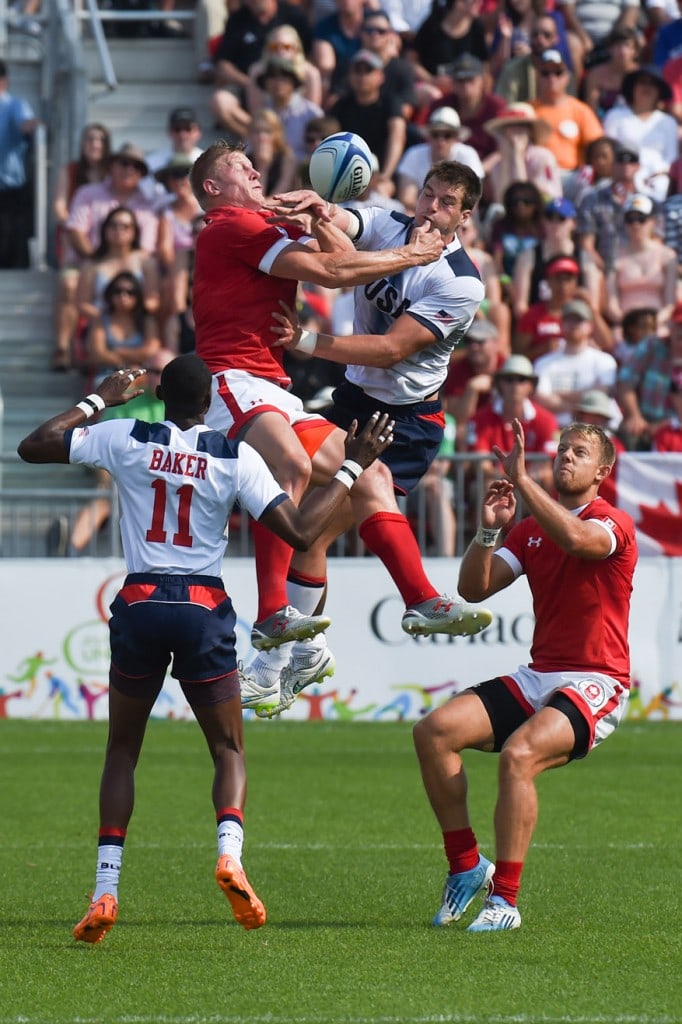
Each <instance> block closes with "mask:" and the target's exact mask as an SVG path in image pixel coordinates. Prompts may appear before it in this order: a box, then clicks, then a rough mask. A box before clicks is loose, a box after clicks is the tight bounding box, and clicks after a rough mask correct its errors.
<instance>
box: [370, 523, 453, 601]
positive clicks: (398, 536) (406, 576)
mask: <svg viewBox="0 0 682 1024" xmlns="http://www.w3.org/2000/svg"><path fill="white" fill-rule="evenodd" d="M358 532H359V534H360V537H361V538H362V540H363V541H364V543H365V544H366V545H367V547H368V548H369V550H370V551H371V552H372V554H373V555H376V556H377V558H380V559H381V561H382V562H383V563H384V565H385V566H386V568H387V569H388V571H389V573H390V574H391V577H392V578H393V582H394V583H395V585H396V587H397V588H398V590H399V591H400V595H401V597H402V599H403V601H404V602H405V607H406V608H409V607H411V606H412V605H414V604H420V603H421V602H422V601H428V600H429V598H431V597H437V596H438V591H437V590H436V588H435V587H434V586H433V584H432V583H431V582H430V580H429V578H428V577H427V575H426V573H425V572H424V566H423V565H422V559H421V554H420V551H419V545H418V543H417V538H416V537H415V535H414V534H413V532H412V530H411V529H410V524H409V523H408V521H407V519H406V518H405V516H401V515H400V514H399V513H397V512H375V513H374V515H372V516H369V517H368V518H367V519H365V521H364V522H363V523H361V524H360V526H359V528H358Z"/></svg>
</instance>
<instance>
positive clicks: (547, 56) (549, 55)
mask: <svg viewBox="0 0 682 1024" xmlns="http://www.w3.org/2000/svg"><path fill="white" fill-rule="evenodd" d="M540 63H541V64H561V65H562V67H565V66H566V65H565V62H564V58H563V57H562V56H561V53H560V51H559V50H543V51H542V56H541V57H540Z"/></svg>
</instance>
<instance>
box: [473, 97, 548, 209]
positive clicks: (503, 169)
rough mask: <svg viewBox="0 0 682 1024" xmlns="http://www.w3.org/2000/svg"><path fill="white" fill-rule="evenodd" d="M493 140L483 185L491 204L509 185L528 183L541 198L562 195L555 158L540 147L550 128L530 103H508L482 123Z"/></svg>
mask: <svg viewBox="0 0 682 1024" xmlns="http://www.w3.org/2000/svg"><path fill="white" fill-rule="evenodd" d="M485 129H486V131H488V132H490V134H491V135H494V136H495V138H496V139H497V144H498V152H497V156H496V157H492V158H491V160H490V163H489V165H488V179H487V182H486V186H487V190H488V196H489V199H490V200H491V202H494V203H501V202H502V200H503V197H504V193H505V191H506V189H507V188H508V187H509V185H511V184H512V182H515V181H530V182H532V183H533V185H535V186H536V187H537V188H538V189H539V191H540V194H541V195H542V197H543V199H557V198H559V197H560V196H561V195H562V186H561V174H560V172H559V165H558V164H557V161H556V157H555V156H554V154H553V153H552V152H551V150H549V149H547V147H546V146H545V145H544V144H543V140H544V138H545V137H546V136H547V134H548V132H549V130H550V128H549V125H547V124H545V122H544V121H542V120H540V118H538V116H537V114H536V113H535V111H534V110H533V107H532V106H531V105H530V103H511V104H510V105H509V107H508V108H507V109H506V110H505V111H503V112H502V113H501V114H500V115H499V116H498V117H494V118H493V119H492V120H491V121H486V123H485Z"/></svg>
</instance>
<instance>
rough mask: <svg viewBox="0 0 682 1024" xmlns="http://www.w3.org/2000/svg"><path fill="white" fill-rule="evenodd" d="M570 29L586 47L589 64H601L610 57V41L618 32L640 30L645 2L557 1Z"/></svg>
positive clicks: (617, 0)
mask: <svg viewBox="0 0 682 1024" xmlns="http://www.w3.org/2000/svg"><path fill="white" fill-rule="evenodd" d="M556 8H557V10H558V11H560V12H561V14H563V16H564V20H565V22H566V28H567V29H568V31H569V32H570V33H571V34H572V35H573V36H575V38H577V39H578V40H579V42H580V44H581V46H582V49H583V52H584V55H585V60H586V63H590V64H592V63H595V64H596V63H598V62H599V61H600V60H603V59H605V57H606V56H607V54H608V50H607V43H606V41H607V39H608V37H609V33H611V32H612V31H613V30H614V29H615V28H636V26H637V20H638V18H639V12H640V9H641V0H604V2H602V3H594V0H556Z"/></svg>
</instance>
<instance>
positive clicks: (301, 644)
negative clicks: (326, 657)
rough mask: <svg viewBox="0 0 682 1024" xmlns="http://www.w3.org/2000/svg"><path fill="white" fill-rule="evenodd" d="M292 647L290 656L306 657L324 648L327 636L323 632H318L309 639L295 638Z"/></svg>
mask: <svg viewBox="0 0 682 1024" xmlns="http://www.w3.org/2000/svg"><path fill="white" fill-rule="evenodd" d="M293 647H294V650H293V652H292V658H307V657H310V656H311V655H315V654H319V653H320V651H324V650H325V648H326V647H327V637H326V635H325V634H324V633H318V634H317V636H314V637H313V638H312V639H311V640H297V641H296V643H295V644H294V645H293Z"/></svg>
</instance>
